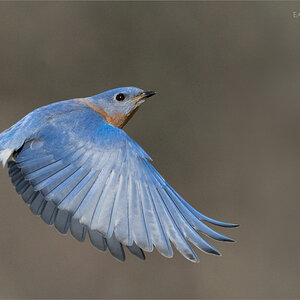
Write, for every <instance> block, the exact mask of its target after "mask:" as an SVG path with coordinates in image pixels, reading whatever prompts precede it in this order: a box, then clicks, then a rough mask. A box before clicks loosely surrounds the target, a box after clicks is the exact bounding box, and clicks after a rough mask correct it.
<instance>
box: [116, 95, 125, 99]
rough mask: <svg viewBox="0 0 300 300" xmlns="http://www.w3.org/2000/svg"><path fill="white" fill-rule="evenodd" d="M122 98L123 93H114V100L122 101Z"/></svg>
mask: <svg viewBox="0 0 300 300" xmlns="http://www.w3.org/2000/svg"><path fill="white" fill-rule="evenodd" d="M124 99H125V95H124V94H117V95H116V100H118V101H123V100H124Z"/></svg>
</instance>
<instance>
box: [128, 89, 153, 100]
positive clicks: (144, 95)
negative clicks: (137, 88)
mask: <svg viewBox="0 0 300 300" xmlns="http://www.w3.org/2000/svg"><path fill="white" fill-rule="evenodd" d="M155 94H156V93H155V92H154V91H146V92H142V93H141V94H140V95H138V96H137V97H135V98H133V99H132V101H133V102H139V101H141V100H145V99H146V98H149V97H151V96H154V95H155Z"/></svg>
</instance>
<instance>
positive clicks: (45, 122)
mask: <svg viewBox="0 0 300 300" xmlns="http://www.w3.org/2000/svg"><path fill="white" fill-rule="evenodd" d="M153 94H154V93H153V92H144V91H142V90H140V89H137V88H133V87H130V88H119V89H115V90H111V91H108V92H105V93H102V94H99V95H96V96H93V97H88V98H80V99H74V100H67V101H62V102H57V103H54V104H50V105H48V106H44V107H41V108H39V109H37V110H35V111H33V112H31V113H30V114H28V115H27V116H26V117H24V118H23V119H22V120H20V121H19V122H18V123H16V124H15V125H13V126H12V127H11V128H10V129H8V130H6V131H4V132H3V133H2V134H0V160H2V162H3V164H4V165H5V163H6V161H8V167H9V169H10V170H9V174H10V177H11V179H12V182H13V184H14V186H15V187H16V190H17V192H18V193H19V194H20V195H21V196H22V198H23V199H24V201H25V202H26V203H27V204H28V205H29V206H30V208H31V210H32V212H33V213H34V214H38V215H41V217H42V219H43V220H44V221H45V222H46V223H47V224H51V225H52V224H54V225H55V227H56V228H57V229H58V230H59V231H60V232H62V233H66V232H67V231H68V229H69V228H70V231H71V233H72V235H73V236H74V237H75V238H76V239H78V240H79V241H83V240H84V239H85V236H86V235H87V234H88V235H89V237H90V239H91V242H92V244H93V245H94V246H96V247H97V248H98V249H100V250H103V251H104V250H106V248H108V249H109V250H110V252H111V253H112V254H113V255H114V256H115V257H116V258H118V259H119V260H124V259H125V254H124V250H123V245H126V246H127V247H128V248H129V250H130V251H131V252H132V253H134V254H135V255H137V256H138V257H140V258H142V259H143V258H144V253H143V251H152V250H153V248H154V247H156V248H157V250H158V251H159V252H160V253H161V254H162V255H164V256H166V257H171V256H172V254H173V252H172V247H171V244H170V241H172V242H173V244H174V245H175V246H176V248H177V249H178V250H179V251H180V252H181V253H182V254H183V255H184V256H185V257H186V258H187V259H189V260H191V261H194V262H197V261H198V257H197V255H196V254H195V252H194V250H193V249H192V248H191V247H190V245H189V244H188V242H187V241H189V242H191V243H193V244H194V245H196V246H197V247H198V248H199V249H201V250H203V251H205V252H208V253H213V254H219V252H218V251H217V250H216V249H215V248H214V247H213V246H211V245H210V244H209V243H207V242H206V241H205V240H204V239H203V238H202V237H201V236H200V235H199V234H198V232H197V230H198V231H200V232H202V233H204V234H206V235H208V236H210V237H212V238H214V239H217V240H223V241H232V240H231V239H229V238H227V237H225V236H223V235H221V234H218V233H217V232H215V231H213V230H212V229H210V228H209V227H207V226H206V225H205V224H204V223H203V222H202V221H208V222H210V223H212V224H216V225H220V226H225V227H233V226H235V225H234V224H229V223H223V222H219V221H216V220H213V219H210V218H208V217H206V216H204V215H202V214H200V213H199V212H197V211H196V210H194V209H193V208H192V207H191V206H190V205H189V204H188V203H187V202H185V201H184V200H183V199H182V198H181V197H180V196H179V195H178V194H177V193H176V192H175V191H174V190H173V189H172V188H171V187H170V186H169V185H168V183H167V182H166V181H165V180H164V179H163V178H162V176H161V175H160V174H159V173H158V172H157V171H156V170H155V169H154V167H153V166H152V165H151V163H150V162H149V161H150V160H151V158H150V157H149V156H148V155H147V154H146V153H145V151H144V150H143V149H142V148H141V147H140V146H138V145H137V144H136V143H135V142H134V141H133V140H132V139H130V138H129V136H128V135H127V134H126V133H125V132H124V131H123V130H122V129H120V128H122V127H123V126H124V125H125V124H126V123H127V121H128V119H130V118H131V117H132V115H133V114H134V113H135V112H136V110H137V109H138V107H139V105H140V104H141V103H143V102H144V100H145V99H146V98H147V97H150V96H152V95H153Z"/></svg>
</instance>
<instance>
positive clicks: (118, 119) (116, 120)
mask: <svg viewBox="0 0 300 300" xmlns="http://www.w3.org/2000/svg"><path fill="white" fill-rule="evenodd" d="M83 102H84V103H85V104H87V105H88V106H89V107H90V108H91V109H92V110H93V111H95V112H97V113H98V114H100V115H101V116H102V117H103V118H104V120H105V121H106V122H107V123H108V124H110V125H112V126H115V127H118V128H123V127H124V126H125V125H126V124H127V122H128V121H129V120H130V119H131V118H132V116H133V115H134V114H135V113H136V111H137V110H138V107H136V108H135V109H133V110H132V111H131V112H130V113H129V114H115V115H113V116H109V115H108V114H107V113H106V111H104V110H103V109H102V108H100V107H99V106H97V105H96V104H95V103H91V102H88V101H86V100H83Z"/></svg>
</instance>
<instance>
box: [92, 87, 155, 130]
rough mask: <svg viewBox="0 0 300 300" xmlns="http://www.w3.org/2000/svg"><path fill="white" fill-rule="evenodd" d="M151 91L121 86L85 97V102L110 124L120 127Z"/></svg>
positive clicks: (150, 94)
mask: <svg viewBox="0 0 300 300" xmlns="http://www.w3.org/2000/svg"><path fill="white" fill-rule="evenodd" d="M154 94H155V92H153V91H143V90H141V89H139V88H136V87H121V88H116V89H113V90H109V91H106V92H103V93H101V94H98V95H95V96H92V97H90V98H88V99H87V104H88V105H89V106H90V107H91V108H92V109H93V110H94V111H96V112H98V113H100V114H101V115H102V117H103V118H104V119H105V120H106V121H107V122H108V123H109V124H111V125H114V126H116V127H120V128H122V127H123V126H124V125H125V124H126V123H127V122H128V120H129V119H130V118H131V117H132V115H133V114H134V113H135V112H136V111H137V109H138V107H139V106H140V105H141V104H142V103H144V102H145V100H146V99H147V98H149V97H151V96H153V95H154Z"/></svg>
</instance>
